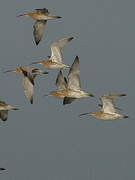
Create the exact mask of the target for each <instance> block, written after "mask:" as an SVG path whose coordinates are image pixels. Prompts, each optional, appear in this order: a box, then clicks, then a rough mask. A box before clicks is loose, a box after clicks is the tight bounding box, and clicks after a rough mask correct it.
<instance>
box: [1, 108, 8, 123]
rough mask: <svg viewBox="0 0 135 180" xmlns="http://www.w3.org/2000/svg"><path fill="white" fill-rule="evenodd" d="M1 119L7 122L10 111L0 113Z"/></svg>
mask: <svg viewBox="0 0 135 180" xmlns="http://www.w3.org/2000/svg"><path fill="white" fill-rule="evenodd" d="M0 118H1V119H2V121H6V120H7V119H8V110H2V111H0Z"/></svg>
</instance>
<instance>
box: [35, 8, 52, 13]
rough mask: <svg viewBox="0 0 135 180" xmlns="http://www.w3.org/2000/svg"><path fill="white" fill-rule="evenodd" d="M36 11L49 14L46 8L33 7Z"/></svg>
mask: <svg viewBox="0 0 135 180" xmlns="http://www.w3.org/2000/svg"><path fill="white" fill-rule="evenodd" d="M35 10H36V12H37V13H44V14H49V11H48V9H47V8H42V9H35Z"/></svg>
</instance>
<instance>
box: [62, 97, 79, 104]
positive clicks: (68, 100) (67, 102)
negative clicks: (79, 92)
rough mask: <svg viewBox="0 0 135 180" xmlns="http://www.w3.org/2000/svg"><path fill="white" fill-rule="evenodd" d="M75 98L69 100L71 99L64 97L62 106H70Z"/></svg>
mask: <svg viewBox="0 0 135 180" xmlns="http://www.w3.org/2000/svg"><path fill="white" fill-rule="evenodd" d="M75 99H76V98H71V97H65V98H64V99H63V105H66V104H71V103H72V102H73V101H74V100H75Z"/></svg>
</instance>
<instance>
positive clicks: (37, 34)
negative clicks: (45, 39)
mask: <svg viewBox="0 0 135 180" xmlns="http://www.w3.org/2000/svg"><path fill="white" fill-rule="evenodd" d="M46 23H47V21H46V20H37V21H36V22H35V23H34V25H33V28H34V30H33V35H34V39H35V43H36V45H38V44H39V42H40V41H41V39H42V36H43V33H44V29H45V25H46Z"/></svg>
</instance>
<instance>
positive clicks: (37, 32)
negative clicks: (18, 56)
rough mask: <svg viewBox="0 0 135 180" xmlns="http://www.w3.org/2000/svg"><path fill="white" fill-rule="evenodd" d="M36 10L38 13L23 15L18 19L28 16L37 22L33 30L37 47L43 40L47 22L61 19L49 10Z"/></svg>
mask: <svg viewBox="0 0 135 180" xmlns="http://www.w3.org/2000/svg"><path fill="white" fill-rule="evenodd" d="M35 10H36V12H32V13H26V14H21V15H19V16H18V17H20V16H28V17H30V18H32V19H34V20H36V22H35V23H34V25H33V28H34V30H33V35H34V39H35V43H36V45H38V44H39V42H40V41H41V39H42V36H43V33H44V29H45V25H46V23H47V20H51V19H59V18H61V17H60V16H54V15H52V14H50V13H49V11H48V9H47V8H43V9H35Z"/></svg>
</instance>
